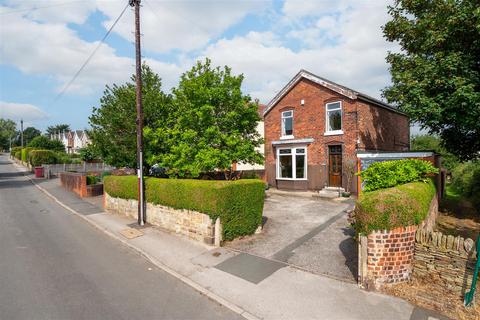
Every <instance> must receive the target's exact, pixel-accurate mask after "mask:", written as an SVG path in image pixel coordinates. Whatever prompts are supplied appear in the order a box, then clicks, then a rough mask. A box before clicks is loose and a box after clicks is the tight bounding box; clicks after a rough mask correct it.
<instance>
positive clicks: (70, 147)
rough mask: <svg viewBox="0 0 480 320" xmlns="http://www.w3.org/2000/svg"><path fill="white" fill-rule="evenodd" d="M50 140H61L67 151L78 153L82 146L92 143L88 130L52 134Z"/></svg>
mask: <svg viewBox="0 0 480 320" xmlns="http://www.w3.org/2000/svg"><path fill="white" fill-rule="evenodd" d="M50 140H58V141H61V142H62V143H63V145H64V146H65V152H66V153H78V152H79V151H80V149H81V148H84V147H86V146H87V145H88V144H90V138H89V137H88V134H87V131H86V130H75V131H67V132H65V131H64V132H59V133H56V134H52V135H50Z"/></svg>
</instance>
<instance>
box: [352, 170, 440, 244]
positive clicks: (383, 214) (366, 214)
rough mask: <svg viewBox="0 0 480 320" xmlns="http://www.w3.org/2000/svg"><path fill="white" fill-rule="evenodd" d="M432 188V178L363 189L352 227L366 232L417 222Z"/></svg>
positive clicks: (433, 191) (433, 189)
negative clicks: (387, 186) (368, 189)
mask: <svg viewBox="0 0 480 320" xmlns="http://www.w3.org/2000/svg"><path fill="white" fill-rule="evenodd" d="M435 192H436V190H435V185H434V183H433V181H432V180H431V179H428V180H427V182H411V183H407V184H403V185H399V186H396V187H393V188H388V189H382V190H376V191H372V192H366V193H363V194H362V197H361V198H360V199H359V200H358V201H357V203H356V205H355V210H354V219H353V220H354V223H353V225H354V227H355V230H356V231H357V233H361V234H369V233H370V232H371V231H374V230H391V229H394V228H397V227H402V226H403V227H406V226H410V225H418V224H419V223H420V222H422V221H423V220H424V219H425V218H426V217H427V215H428V211H429V209H430V203H431V202H432V199H433V197H434V196H435Z"/></svg>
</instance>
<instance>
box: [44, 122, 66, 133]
mask: <svg viewBox="0 0 480 320" xmlns="http://www.w3.org/2000/svg"><path fill="white" fill-rule="evenodd" d="M64 131H65V132H69V131H70V125H68V124H66V123H61V124H56V125H53V126H49V127H48V128H47V135H49V136H50V135H51V134H56V133H62V132H64Z"/></svg>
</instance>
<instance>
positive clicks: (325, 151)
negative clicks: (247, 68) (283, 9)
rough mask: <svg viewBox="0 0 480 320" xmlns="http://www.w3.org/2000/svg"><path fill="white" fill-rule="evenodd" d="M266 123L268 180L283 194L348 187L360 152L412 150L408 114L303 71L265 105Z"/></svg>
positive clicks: (352, 185)
mask: <svg viewBox="0 0 480 320" xmlns="http://www.w3.org/2000/svg"><path fill="white" fill-rule="evenodd" d="M264 124H265V170H266V176H267V181H268V183H269V184H270V185H271V186H274V187H277V188H279V189H292V190H321V189H323V188H324V187H343V188H346V179H345V178H346V177H345V176H346V172H345V170H346V168H347V164H349V163H350V164H352V161H355V163H356V160H357V157H356V155H357V151H405V150H408V148H409V137H410V125H409V119H408V117H407V116H406V115H405V114H404V113H402V112H400V111H399V110H397V109H396V108H394V107H392V106H390V105H388V104H386V103H385V102H382V101H380V100H377V99H374V98H372V97H369V96H367V95H365V94H362V93H360V92H357V91H354V90H352V89H349V88H347V87H344V86H341V85H339V84H336V83H334V82H331V81H329V80H327V79H324V78H321V77H319V76H316V75H314V74H312V73H310V72H308V71H305V70H301V71H300V72H299V73H298V74H297V75H296V76H295V77H294V78H293V79H292V80H291V81H290V82H289V83H288V84H287V85H286V86H285V87H284V88H283V89H282V90H281V91H280V92H279V93H278V94H277V95H276V96H275V97H274V98H273V99H272V101H270V103H269V104H268V105H267V106H266V108H265V111H264ZM352 180H353V181H352V183H351V190H352V191H353V192H356V189H357V187H356V185H357V183H356V178H353V179H352Z"/></svg>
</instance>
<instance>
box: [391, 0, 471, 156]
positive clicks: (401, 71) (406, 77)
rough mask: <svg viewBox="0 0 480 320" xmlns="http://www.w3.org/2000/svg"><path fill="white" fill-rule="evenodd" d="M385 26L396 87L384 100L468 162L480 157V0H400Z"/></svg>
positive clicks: (396, 0) (393, 82) (392, 74)
mask: <svg viewBox="0 0 480 320" xmlns="http://www.w3.org/2000/svg"><path fill="white" fill-rule="evenodd" d="M389 13H390V15H391V17H392V19H391V21H389V22H388V23H387V24H386V25H385V26H384V29H383V31H384V35H385V37H386V39H387V40H389V41H392V42H396V43H398V44H399V45H400V47H401V50H400V51H398V52H390V53H389V54H388V56H387V61H388V63H390V72H391V76H392V85H391V86H390V87H388V88H386V89H385V91H384V96H385V97H386V98H387V100H388V101H389V102H391V103H394V104H397V105H398V106H399V107H400V108H401V109H402V110H404V111H405V112H407V113H408V114H409V115H410V117H411V119H412V120H413V121H416V122H418V123H420V124H421V125H422V126H423V128H426V129H428V130H429V131H430V133H433V134H438V135H439V136H440V138H441V139H442V143H443V144H444V146H445V148H446V149H447V151H449V152H451V153H453V154H455V155H457V156H458V157H459V158H461V159H462V160H467V159H473V158H478V157H480V121H479V119H480V6H479V2H478V0H395V3H394V5H393V6H390V7H389Z"/></svg>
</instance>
